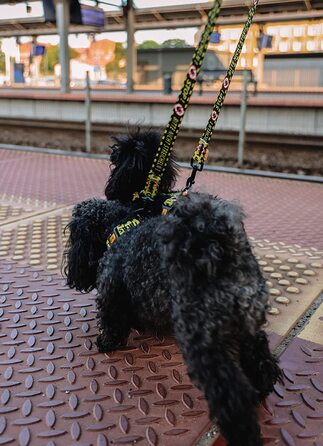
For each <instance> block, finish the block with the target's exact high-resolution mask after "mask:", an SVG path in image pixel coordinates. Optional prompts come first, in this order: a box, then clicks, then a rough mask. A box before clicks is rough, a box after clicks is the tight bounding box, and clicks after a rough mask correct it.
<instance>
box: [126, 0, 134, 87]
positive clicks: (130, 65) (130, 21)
mask: <svg viewBox="0 0 323 446" xmlns="http://www.w3.org/2000/svg"><path fill="white" fill-rule="evenodd" d="M124 15H125V20H126V28H127V91H128V93H133V89H134V74H135V72H136V68H137V52H136V46H135V45H136V44H135V10H134V5H133V0H127V2H126V4H125V6H124Z"/></svg>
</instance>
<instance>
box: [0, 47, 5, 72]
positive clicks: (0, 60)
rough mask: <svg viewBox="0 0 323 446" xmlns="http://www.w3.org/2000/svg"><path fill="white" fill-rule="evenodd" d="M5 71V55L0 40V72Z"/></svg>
mask: <svg viewBox="0 0 323 446" xmlns="http://www.w3.org/2000/svg"><path fill="white" fill-rule="evenodd" d="M5 72H6V57H5V54H4V52H3V51H2V49H1V42H0V73H5Z"/></svg>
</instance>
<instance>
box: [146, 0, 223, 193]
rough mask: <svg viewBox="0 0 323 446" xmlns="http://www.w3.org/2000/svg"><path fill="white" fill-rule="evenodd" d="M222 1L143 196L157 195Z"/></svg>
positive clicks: (212, 12) (215, 9)
mask: <svg viewBox="0 0 323 446" xmlns="http://www.w3.org/2000/svg"><path fill="white" fill-rule="evenodd" d="M221 3H222V0H215V2H214V5H213V7H212V9H211V10H210V12H209V15H208V21H207V24H206V25H205V29H204V31H203V34H202V36H201V40H200V43H199V45H198V47H197V48H196V50H195V52H194V55H193V59H192V63H191V65H190V67H189V70H188V73H187V76H186V79H185V82H184V85H183V87H182V90H181V92H180V94H179V96H178V98H177V102H176V104H175V105H174V108H173V114H172V116H171V118H170V121H169V123H168V125H167V126H166V128H165V130H164V133H163V136H162V139H161V142H160V144H159V147H158V150H157V153H156V156H155V159H154V161H153V164H152V167H151V170H150V172H149V174H148V178H147V182H146V185H145V188H144V190H143V191H142V192H141V193H140V194H141V197H142V198H148V199H150V200H153V199H154V198H155V197H156V195H157V192H158V188H159V185H160V182H161V178H162V175H163V173H164V172H165V169H166V166H167V162H168V159H169V157H170V154H171V151H172V149H173V146H174V143H175V140H176V137H177V134H178V131H179V128H180V125H181V122H182V120H183V117H184V114H185V111H186V108H187V106H188V103H189V100H190V98H191V95H192V93H193V89H194V86H195V83H196V79H197V76H198V74H199V72H200V70H201V66H202V63H203V60H204V56H205V53H206V50H207V46H208V43H209V40H210V36H211V33H212V31H213V28H214V25H215V23H216V21H217V18H218V16H219V13H220V8H221Z"/></svg>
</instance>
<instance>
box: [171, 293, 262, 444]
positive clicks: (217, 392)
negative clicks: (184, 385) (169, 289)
mask: <svg viewBox="0 0 323 446" xmlns="http://www.w3.org/2000/svg"><path fill="white" fill-rule="evenodd" d="M182 294H184V295H185V291H183V293H182ZM186 296H187V295H186ZM179 300H181V303H175V304H174V313H175V314H174V328H175V334H176V337H177V340H178V341H179V344H180V347H181V350H182V353H183V356H184V358H185V360H186V363H187V366H188V373H189V376H190V377H191V379H192V380H193V382H195V383H196V384H197V385H198V387H199V388H200V389H201V390H202V391H203V393H204V395H205V398H206V400H207V402H208V406H209V412H210V417H211V418H214V417H216V419H217V421H218V424H219V427H220V430H221V433H222V435H223V436H224V437H225V439H226V440H227V444H228V446H262V440H261V435H260V428H259V424H258V421H257V415H256V406H257V392H256V390H255V389H254V388H253V386H252V385H251V384H250V382H249V380H248V378H247V377H246V375H245V374H244V372H243V370H242V369H241V367H240V358H239V345H237V344H236V339H234V338H230V334H228V335H227V336H223V335H221V332H222V330H223V331H224V333H225V334H226V330H225V327H223V326H221V325H218V326H217V325H216V321H215V320H212V322H211V324H212V325H211V324H210V319H208V318H205V311H204V310H205V309H203V308H201V307H199V306H198V305H196V301H195V305H192V304H189V302H188V303H187V305H185V301H186V302H187V299H186V298H185V299H179ZM198 307H199V308H198ZM210 327H211V328H212V330H210ZM215 334H216V335H215Z"/></svg>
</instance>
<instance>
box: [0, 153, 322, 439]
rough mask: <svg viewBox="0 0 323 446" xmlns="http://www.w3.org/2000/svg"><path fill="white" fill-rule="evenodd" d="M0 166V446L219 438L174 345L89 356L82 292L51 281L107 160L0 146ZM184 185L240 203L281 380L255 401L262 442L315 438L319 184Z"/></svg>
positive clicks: (91, 336) (250, 179)
mask: <svg viewBox="0 0 323 446" xmlns="http://www.w3.org/2000/svg"><path fill="white" fill-rule="evenodd" d="M0 172H1V175H0V325H1V331H0V445H6V444H10V445H11V444H13V445H19V446H29V445H32V446H37V445H47V446H60V445H80V446H81V445H96V446H108V445H110V446H111V445H127V444H138V445H149V446H157V445H158V446H181V445H183V446H184V445H185V446H211V445H213V446H224V445H225V442H224V440H223V439H222V438H221V436H220V435H219V433H218V431H217V428H216V426H215V427H214V426H212V423H210V421H209V419H208V413H207V406H206V403H205V401H204V399H203V397H202V395H201V393H200V392H199V391H198V390H197V389H196V388H195V386H194V385H193V384H192V383H191V382H190V380H189V378H188V376H187V373H186V367H185V365H184V361H183V358H182V356H181V354H180V352H179V349H178V347H177V345H176V342H175V340H174V339H173V338H172V337H167V338H155V337H152V336H151V335H147V334H145V333H137V332H134V333H133V334H132V336H131V338H130V339H129V341H128V345H127V347H124V348H122V349H120V350H119V351H116V352H113V353H111V354H100V353H98V352H97V349H96V346H95V338H96V335H97V326H96V318H95V292H92V293H89V294H81V293H78V292H75V291H74V290H70V289H68V288H67V287H66V285H65V282H64V279H63V278H62V276H61V273H60V268H61V257H62V252H63V249H64V244H65V242H66V237H67V234H66V233H64V228H65V226H66V224H67V222H68V220H69V218H70V214H71V210H72V207H73V205H74V204H75V203H77V202H79V201H81V200H84V199H87V198H90V197H101V196H102V195H103V189H104V184H105V182H106V179H107V176H108V175H109V162H108V161H107V160H103V159H93V158H87V157H75V156H66V155H56V154H55V155H54V154H41V153H36V152H27V151H15V150H9V149H1V150H0ZM188 175H189V172H188V171H187V170H185V169H182V170H181V171H180V178H179V181H178V187H181V186H183V185H184V184H185V180H186V177H187V176H188ZM196 189H198V190H200V191H208V192H210V193H212V194H216V195H218V196H221V197H224V198H226V199H230V200H235V201H237V202H239V203H240V204H241V205H242V206H243V208H244V209H245V212H246V214H247V217H246V229H247V232H248V235H249V237H250V240H251V242H252V245H253V249H254V251H255V253H256V255H257V256H258V259H259V263H260V265H261V268H262V270H263V272H264V274H265V276H266V278H267V283H268V287H269V291H270V299H271V306H270V308H269V310H268V324H267V326H266V330H267V333H268V335H269V338H270V342H271V347H272V349H273V350H274V351H275V352H276V354H277V355H279V357H280V365H281V367H282V370H283V374H284V384H283V385H280V384H277V385H276V387H275V392H274V393H273V394H272V395H270V396H269V397H268V399H267V400H266V401H265V402H264V403H263V405H262V406H261V407H260V408H259V420H260V422H261V427H262V434H263V439H264V445H265V446H271V445H272V446H274V445H278V446H322V445H323V294H322V291H323V223H322V222H323V184H319V183H307V182H300V181H291V180H283V179H277V178H275V179H273V178H268V177H267V178H263V177H255V176H248V175H237V174H228V173H219V172H203V173H202V174H200V175H199V177H198V179H197V186H196Z"/></svg>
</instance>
